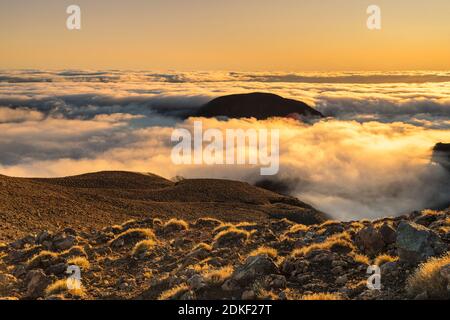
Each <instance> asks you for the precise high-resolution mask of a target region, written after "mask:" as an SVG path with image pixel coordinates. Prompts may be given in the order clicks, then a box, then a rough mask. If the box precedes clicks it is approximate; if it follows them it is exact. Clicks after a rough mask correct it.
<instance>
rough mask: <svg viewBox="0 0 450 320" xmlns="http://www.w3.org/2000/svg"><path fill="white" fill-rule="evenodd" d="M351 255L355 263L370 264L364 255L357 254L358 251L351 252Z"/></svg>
mask: <svg viewBox="0 0 450 320" xmlns="http://www.w3.org/2000/svg"><path fill="white" fill-rule="evenodd" d="M351 256H352V258H353V260H354V261H355V262H356V263H360V264H367V265H369V264H370V259H369V257H368V256H366V255H363V254H359V253H353V254H351Z"/></svg>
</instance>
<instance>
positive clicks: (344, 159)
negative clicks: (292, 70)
mask: <svg viewBox="0 0 450 320" xmlns="http://www.w3.org/2000/svg"><path fill="white" fill-rule="evenodd" d="M255 91H260V92H271V93H276V94H279V95H282V96H284V97H287V98H293V99H297V100H302V101H304V102H306V103H308V104H310V105H311V106H313V107H315V108H316V109H318V110H320V111H321V112H322V113H323V114H324V115H326V116H327V118H326V119H324V120H321V121H317V122H315V123H312V124H303V123H300V122H297V121H294V120H286V119H269V120H265V121H257V120H254V119H242V120H229V121H218V120H215V119H203V126H204V128H205V129H207V128H218V129H222V130H225V129H227V128H243V129H246V128H268V129H279V130H281V136H280V155H281V164H280V173H279V175H278V176H277V177H273V178H272V179H274V180H277V181H282V182H283V183H285V184H289V190H290V193H291V194H293V195H295V196H298V197H299V198H300V199H301V200H303V201H305V202H308V203H311V204H312V205H314V206H315V207H317V208H318V209H321V210H323V211H325V212H327V213H330V214H331V215H333V216H334V217H336V218H338V219H353V218H362V217H367V218H374V217H378V216H385V215H396V214H400V213H405V212H408V211H411V210H414V209H421V208H424V207H429V206H434V205H439V204H441V203H444V202H449V200H450V191H449V190H450V188H449V185H448V181H449V178H448V174H447V173H446V171H445V170H444V169H443V168H442V167H441V166H439V165H435V164H432V163H430V157H431V152H432V148H433V146H434V144H435V143H437V142H440V141H442V142H450V72H409V73H405V72H403V73H400V72H398V73H308V74H283V73H270V74H269V73H245V72H165V73H162V72H144V71H141V72H135V71H114V70H113V71H101V72H99V71H78V70H65V71H40V70H25V71H3V72H0V174H4V175H10V176H25V177H30V176H33V177H35V176H39V177H54V176H67V175H74V174H80V173H86V172H92V171H100V170H127V171H141V172H153V173H156V174H159V175H162V176H164V177H166V178H172V177H175V176H177V175H181V176H184V177H187V178H197V177H209V178H228V179H239V180H244V181H248V182H250V183H256V182H258V181H260V180H261V179H262V178H261V176H259V168H257V167H254V166H194V165H193V166H176V165H173V164H172V163H171V160H170V154H171V149H172V147H173V143H172V142H171V140H170V137H171V133H172V131H173V129H174V128H180V127H184V128H190V127H191V126H192V125H193V122H194V120H196V119H194V118H186V117H187V116H188V115H190V114H192V113H193V112H195V110H196V109H197V108H199V107H200V106H202V105H203V104H204V103H206V102H208V101H209V100H211V99H212V98H214V97H218V96H222V95H225V94H231V93H247V92H255ZM197 120H198V119H197Z"/></svg>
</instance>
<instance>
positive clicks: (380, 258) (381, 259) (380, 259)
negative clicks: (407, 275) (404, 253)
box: [374, 254, 398, 266]
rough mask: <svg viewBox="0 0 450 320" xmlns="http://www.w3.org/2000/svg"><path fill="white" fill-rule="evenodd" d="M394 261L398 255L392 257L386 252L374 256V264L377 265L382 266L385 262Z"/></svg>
mask: <svg viewBox="0 0 450 320" xmlns="http://www.w3.org/2000/svg"><path fill="white" fill-rule="evenodd" d="M395 261H398V257H393V256H390V255H388V254H380V255H379V256H378V257H376V258H375V262H374V264H376V265H377V266H382V265H383V264H385V263H388V262H395Z"/></svg>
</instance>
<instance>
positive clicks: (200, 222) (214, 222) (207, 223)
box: [195, 217, 223, 228]
mask: <svg viewBox="0 0 450 320" xmlns="http://www.w3.org/2000/svg"><path fill="white" fill-rule="evenodd" d="M222 223H223V222H222V221H220V220H218V219H214V218H210V217H205V218H200V219H197V221H195V226H196V227H210V228H216V227H218V226H220V225H221V224H222Z"/></svg>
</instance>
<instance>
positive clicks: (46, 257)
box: [27, 250, 59, 269]
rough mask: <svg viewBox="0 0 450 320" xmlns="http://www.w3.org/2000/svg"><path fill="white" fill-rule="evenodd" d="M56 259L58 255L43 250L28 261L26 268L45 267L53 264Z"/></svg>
mask: <svg viewBox="0 0 450 320" xmlns="http://www.w3.org/2000/svg"><path fill="white" fill-rule="evenodd" d="M58 258H59V255H58V254H57V253H55V252H51V251H46V250H44V251H41V252H40V253H38V254H37V255H35V256H34V257H32V258H31V259H30V260H28V262H27V266H28V268H29V269H34V268H39V267H46V266H49V265H52V264H54V263H55V262H56V261H57V260H58Z"/></svg>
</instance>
